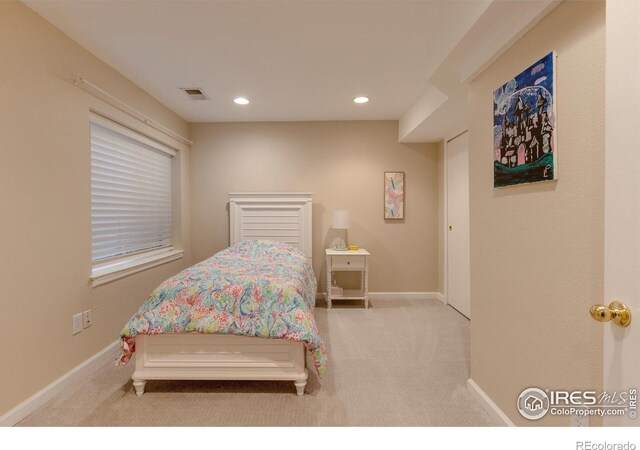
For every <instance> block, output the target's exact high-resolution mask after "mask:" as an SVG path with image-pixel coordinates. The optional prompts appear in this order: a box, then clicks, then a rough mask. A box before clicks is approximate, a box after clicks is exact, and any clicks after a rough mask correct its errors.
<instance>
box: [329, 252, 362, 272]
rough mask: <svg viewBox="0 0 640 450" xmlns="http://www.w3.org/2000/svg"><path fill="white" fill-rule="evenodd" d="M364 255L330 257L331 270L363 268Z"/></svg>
mask: <svg viewBox="0 0 640 450" xmlns="http://www.w3.org/2000/svg"><path fill="white" fill-rule="evenodd" d="M364 258H365V257H364V256H350V255H344V256H342V255H340V256H332V257H331V268H332V269H333V270H364Z"/></svg>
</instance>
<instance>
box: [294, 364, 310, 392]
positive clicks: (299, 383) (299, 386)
mask: <svg viewBox="0 0 640 450" xmlns="http://www.w3.org/2000/svg"><path fill="white" fill-rule="evenodd" d="M307 378H309V371H308V370H307V369H304V378H300V379H298V380H295V381H294V382H293V384H295V385H296V391H297V392H298V395H299V396H303V395H304V388H305V386H306V385H307Z"/></svg>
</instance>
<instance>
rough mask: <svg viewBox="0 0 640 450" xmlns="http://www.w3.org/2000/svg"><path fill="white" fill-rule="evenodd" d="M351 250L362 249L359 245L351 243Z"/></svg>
mask: <svg viewBox="0 0 640 450" xmlns="http://www.w3.org/2000/svg"><path fill="white" fill-rule="evenodd" d="M348 248H349V250H360V247H358V246H357V245H350V246H349V247H348Z"/></svg>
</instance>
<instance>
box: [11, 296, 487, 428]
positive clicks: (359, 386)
mask: <svg viewBox="0 0 640 450" xmlns="http://www.w3.org/2000/svg"><path fill="white" fill-rule="evenodd" d="M341 305H342V304H339V305H337V306H336V307H334V309H333V310H331V311H328V310H327V309H325V308H324V306H323V305H319V306H318V308H317V309H316V319H317V321H318V326H319V328H320V333H321V336H322V337H323V339H324V340H325V342H326V344H327V349H328V352H329V364H330V366H329V369H328V371H327V375H326V376H325V377H324V378H323V379H321V380H320V379H318V376H317V374H315V373H314V372H313V371H312V370H310V377H309V383H308V384H307V390H306V394H305V395H304V397H298V396H296V395H295V388H294V386H293V383H292V382H265V381H255V382H254V381H149V382H148V383H147V386H146V392H145V394H144V395H143V396H142V397H141V398H138V397H137V396H136V395H135V392H134V390H133V386H132V384H131V380H130V379H129V377H130V376H131V373H132V371H133V364H129V365H128V366H127V367H126V368H124V369H120V368H116V367H114V366H112V365H110V364H109V365H106V366H105V367H103V368H102V369H101V370H99V371H97V372H96V374H95V375H93V376H92V377H91V378H89V379H88V380H86V382H84V383H82V384H80V385H78V386H75V387H74V388H72V389H69V390H67V391H65V392H63V393H61V394H60V395H58V396H57V397H56V398H54V399H53V400H52V401H51V402H49V403H48V404H47V405H45V406H44V407H42V408H41V409H39V410H38V411H36V412H35V413H33V414H31V415H30V416H29V417H27V418H25V419H24V420H23V421H22V422H20V423H19V424H18V425H19V426H45V425H46V426H59V425H62V426H74V425H81V426H83V425H101V426H111V425H119V426H128V425H133V426H148V425H164V426H172V425H181V426H182V425H191V426H289V425H294V426H313V425H327V426H342V425H352V426H353V425H355V426H362V425H364V426H387V425H389V426H450V425H461V426H479V425H491V424H492V422H491V420H490V418H489V417H488V415H487V414H486V413H485V412H484V410H483V409H482V407H481V406H480V405H479V404H478V402H477V401H476V400H475V399H474V398H473V397H472V396H471V395H470V394H469V393H468V391H467V388H466V382H467V379H468V378H469V321H468V320H466V319H465V318H464V317H462V316H461V315H460V314H458V313H457V312H456V311H455V310H453V309H452V308H450V307H448V306H444V305H442V304H440V303H438V302H435V301H399V300H398V301H375V302H372V303H371V307H370V308H369V310H364V309H362V308H361V307H359V306H358V307H355V305H343V306H341Z"/></svg>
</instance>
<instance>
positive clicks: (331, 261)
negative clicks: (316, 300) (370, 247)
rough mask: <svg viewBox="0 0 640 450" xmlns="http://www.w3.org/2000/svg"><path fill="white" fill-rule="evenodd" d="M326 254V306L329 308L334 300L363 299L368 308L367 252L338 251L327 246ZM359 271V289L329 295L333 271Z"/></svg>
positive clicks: (361, 250) (362, 250)
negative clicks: (337, 294) (338, 294)
mask: <svg viewBox="0 0 640 450" xmlns="http://www.w3.org/2000/svg"><path fill="white" fill-rule="evenodd" d="M325 252H326V255H327V308H328V309H331V302H332V301H334V300H364V307H365V309H367V308H369V256H370V255H369V252H368V251H366V250H365V249H363V248H361V249H360V250H347V251H339V250H333V249H331V248H328V249H326V250H325ZM338 271H348V272H361V283H360V289H358V290H345V291H344V292H343V295H341V296H332V295H331V279H332V278H333V272H338Z"/></svg>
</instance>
